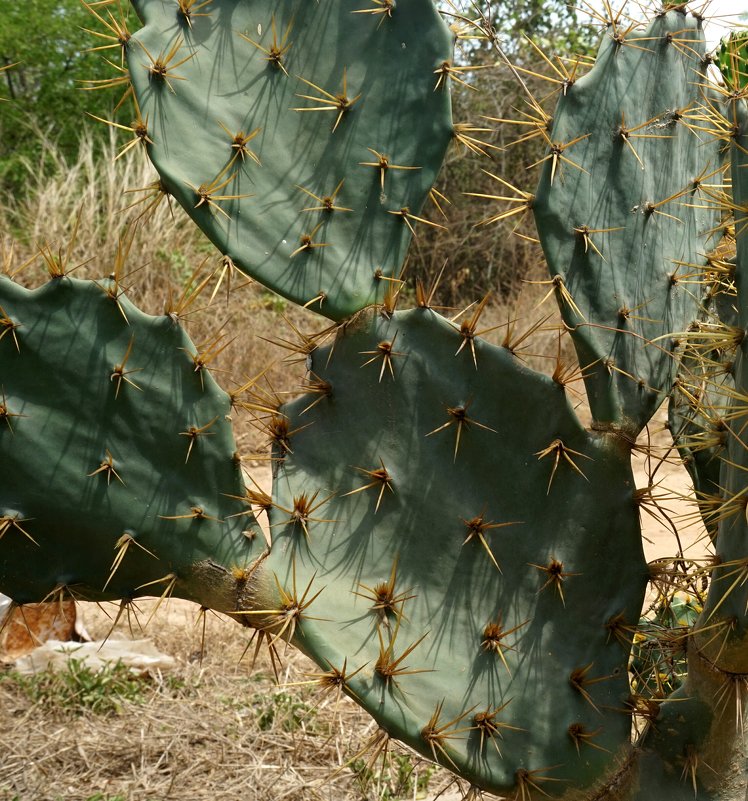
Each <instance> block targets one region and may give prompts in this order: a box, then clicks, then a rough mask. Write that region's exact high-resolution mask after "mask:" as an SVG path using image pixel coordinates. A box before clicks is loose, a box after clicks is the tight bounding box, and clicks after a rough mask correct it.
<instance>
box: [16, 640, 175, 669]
mask: <svg viewBox="0 0 748 801" xmlns="http://www.w3.org/2000/svg"><path fill="white" fill-rule="evenodd" d="M68 659H76V660H79V661H81V662H83V663H84V664H85V665H86V666H87V667H89V668H90V669H91V670H100V669H101V668H103V667H105V666H106V665H112V664H116V663H117V662H119V663H120V664H122V665H126V666H127V667H129V668H130V669H131V670H132V671H133V672H137V673H146V672H149V671H157V670H169V669H170V668H172V667H174V664H175V660H174V658H173V657H171V656H169V655H168V654H163V653H161V652H160V651H159V650H158V648H156V646H155V645H154V644H153V641H152V640H148V639H145V640H105V641H101V640H100V641H95V642H84V643H79V642H60V641H59V640H48V641H47V642H45V643H44V645H40V646H39V647H38V648H35V649H34V650H33V651H32V652H31V653H29V654H27V655H26V656H22V657H21V658H20V659H18V660H17V661H16V663H15V669H16V670H17V671H18V672H19V673H22V674H24V675H30V674H32V673H39V672H40V671H42V670H48V669H53V670H59V669H64V668H65V667H66V665H67V662H68Z"/></svg>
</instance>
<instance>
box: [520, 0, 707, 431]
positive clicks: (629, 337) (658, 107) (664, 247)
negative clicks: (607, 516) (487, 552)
mask: <svg viewBox="0 0 748 801" xmlns="http://www.w3.org/2000/svg"><path fill="white" fill-rule="evenodd" d="M704 52H705V45H704V38H703V34H702V33H701V22H700V21H699V20H697V19H695V18H694V17H691V16H687V15H686V13H685V9H684V8H682V7H678V8H676V9H674V10H672V11H669V12H668V13H662V14H658V15H657V16H656V18H655V19H653V20H652V22H651V23H650V24H649V25H648V26H647V27H646V28H645V29H643V30H631V28H630V27H629V26H626V25H624V23H623V22H622V21H621V20H620V17H619V19H618V22H617V23H616V22H615V21H614V22H613V23H612V25H611V27H610V29H609V31H608V34H607V35H606V36H605V37H604V38H603V43H602V45H601V47H600V51H599V53H598V56H597V60H596V62H595V66H594V67H593V68H592V70H591V71H590V72H589V73H587V74H586V75H585V76H583V77H582V78H579V79H578V80H576V81H570V82H569V85H568V86H564V88H563V92H562V94H561V96H560V97H559V102H558V106H557V108H556V112H555V114H554V116H553V130H552V131H551V133H550V135H549V152H548V155H547V156H546V157H545V159H544V162H545V163H544V172H543V178H542V180H541V182H540V185H539V187H538V191H537V194H536V197H535V199H534V201H533V204H532V206H533V210H534V213H535V219H536V222H537V226H538V232H539V234H540V239H541V242H542V245H543V250H544V252H545V255H546V259H547V261H548V266H549V269H550V271H551V274H552V276H553V282H552V283H553V287H554V290H555V293H556V295H557V298H558V301H559V305H560V308H561V311H562V313H563V316H564V320H565V322H566V324H567V326H569V327H570V329H571V334H572V338H573V340H574V344H575V346H576V349H577V354H578V357H579V361H580V364H581V366H582V367H583V368H584V374H585V382H586V385H587V392H588V396H589V400H590V406H591V409H592V414H593V416H594V418H595V421H596V424H597V425H601V426H611V427H613V428H616V429H619V430H620V429H623V430H625V431H627V432H629V433H630V434H632V435H634V436H635V435H636V434H637V433H638V431H639V430H640V429H641V428H642V426H643V425H644V423H645V422H646V421H647V420H648V419H649V418H650V417H651V415H652V414H653V413H654V411H655V410H656V409H657V407H658V406H659V405H660V404H661V403H662V401H663V400H664V399H665V398H666V397H667V396H668V394H669V393H670V387H671V384H672V380H673V378H674V375H675V369H676V366H677V363H676V359H675V358H674V355H675V354H674V353H673V350H674V348H673V336H672V335H673V334H675V332H682V331H685V329H686V328H687V326H688V325H689V324H690V323H691V321H692V320H694V319H695V317H696V311H697V309H698V302H699V298H698V294H695V293H694V292H693V291H692V287H691V285H690V283H689V280H688V278H689V275H690V274H691V273H692V272H693V271H694V270H696V269H698V268H699V267H700V266H701V265H705V264H706V257H705V254H707V253H708V252H709V251H711V250H712V249H713V248H714V247H715V246H716V244H717V239H716V237H714V231H715V229H716V228H717V227H718V224H719V215H718V212H717V210H716V208H715V206H714V203H713V202H711V201H710V200H709V195H708V194H707V193H706V192H705V189H704V185H706V184H709V183H710V182H712V181H717V182H718V179H715V177H714V176H716V175H718V174H719V173H720V170H721V159H720V149H719V143H718V141H717V140H716V139H715V138H713V137H708V136H707V137H704V136H703V135H702V132H701V130H700V129H701V128H702V127H703V125H704V123H703V121H702V116H703V112H702V111H701V109H702V107H703V104H704V102H703V93H704V87H705V86H706V84H707V79H706V71H707V67H708V64H709V60H708V59H706V58H705V57H704Z"/></svg>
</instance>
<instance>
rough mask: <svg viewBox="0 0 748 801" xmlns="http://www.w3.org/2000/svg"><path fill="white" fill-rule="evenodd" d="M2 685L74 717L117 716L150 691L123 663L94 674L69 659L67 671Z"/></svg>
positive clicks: (7, 679)
mask: <svg viewBox="0 0 748 801" xmlns="http://www.w3.org/2000/svg"><path fill="white" fill-rule="evenodd" d="M0 681H2V682H3V683H4V684H6V685H7V684H9V683H12V684H14V685H15V686H16V687H17V688H18V689H19V690H20V691H21V692H22V693H23V694H24V695H25V696H26V697H27V698H28V699H29V700H30V701H32V702H33V703H35V704H44V706H45V707H46V708H47V709H49V708H53V709H57V710H60V711H62V712H67V713H73V714H80V713H82V712H84V711H90V712H94V713H95V714H98V715H107V714H117V713H119V712H121V711H122V704H123V702H125V701H130V702H135V703H141V702H142V701H144V700H145V695H146V689H147V688H146V681H147V680H145V679H143V678H141V677H139V676H136V675H135V674H133V673H132V672H131V671H130V669H129V668H128V667H126V666H125V665H122V664H121V663H119V662H118V663H116V664H112V665H107V666H106V667H103V668H101V669H100V670H93V669H92V668H90V667H89V666H88V665H86V664H85V663H84V662H83V661H81V660H79V659H69V660H68V662H67V665H66V667H65V669H63V670H45V671H42V672H40V673H36V674H34V675H31V676H22V675H21V674H19V673H14V672H12V671H11V672H10V673H7V674H6V675H4V676H2V678H0ZM115 801H116V799H115Z"/></svg>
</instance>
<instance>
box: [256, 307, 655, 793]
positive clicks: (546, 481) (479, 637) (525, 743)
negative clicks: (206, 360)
mask: <svg viewBox="0 0 748 801" xmlns="http://www.w3.org/2000/svg"><path fill="white" fill-rule="evenodd" d="M461 346H462V347H461ZM473 347H474V353H473V352H472V348H473ZM457 351H460V352H459V353H458V352H457ZM474 360H475V361H474ZM476 364H477V369H476ZM311 370H312V372H313V375H314V381H315V383H316V384H317V385H318V386H319V387H320V392H318V393H317V392H315V393H314V394H312V395H308V396H304V397H302V398H300V399H299V400H297V401H294V402H293V403H291V404H288V405H287V406H285V407H283V412H284V413H285V414H286V415H287V416H288V421H287V427H288V430H289V432H291V433H290V434H289V436H288V437H286V438H284V440H283V442H281V443H279V444H278V447H276V464H275V482H274V495H273V500H274V503H275V508H274V509H273V511H272V513H271V523H272V531H273V545H272V550H271V553H270V555H269V556H268V558H267V560H266V562H265V563H264V564H263V566H262V568H261V569H260V571H258V573H257V576H259V579H258V580H259V587H258V588H256V591H257V595H258V600H259V604H260V609H259V610H258V611H255V612H250V615H251V616H252V617H253V620H254V623H255V625H258V626H260V627H264V628H265V630H266V631H267V632H268V633H269V634H274V635H276V636H284V637H290V636H291V635H293V638H292V641H293V642H294V644H296V645H297V646H298V647H299V648H301V649H302V650H304V651H305V652H306V653H308V654H309V655H310V656H312V658H314V659H315V660H316V661H317V663H318V664H319V665H320V667H321V670H322V672H323V675H322V676H321V679H320V683H321V684H323V685H324V686H328V687H332V686H334V685H339V684H341V683H342V684H343V686H344V688H345V690H346V692H347V693H348V694H349V695H350V696H351V697H353V698H354V699H355V700H356V701H357V702H358V703H360V704H362V705H363V706H364V707H365V708H366V709H367V710H368V711H369V712H370V713H371V714H372V715H373V716H374V718H375V719H376V720H377V722H378V723H379V724H380V725H381V726H382V727H383V728H384V729H385V730H386V731H387V732H389V734H390V735H392V736H394V737H396V738H399V739H401V740H403V741H405V742H406V743H407V744H408V745H410V746H411V747H413V748H415V749H416V750H418V751H419V752H420V753H422V754H424V755H425V756H427V757H429V758H431V759H436V760H437V761H438V762H439V763H441V764H442V765H444V766H446V767H448V768H451V769H453V770H458V771H459V773H460V775H462V776H464V777H466V778H468V779H469V780H470V781H471V782H473V783H474V784H475V785H477V786H480V787H483V788H486V789H489V790H492V791H495V792H499V793H502V794H504V793H507V792H510V793H519V795H518V797H519V798H522V797H524V795H523V792H524V791H529V788H530V785H529V784H527V782H528V781H534V782H536V783H537V784H538V786H540V787H542V789H543V791H544V792H547V793H548V794H550V795H558V794H561V793H563V792H564V791H565V790H568V789H569V788H571V787H575V788H577V787H588V788H591V787H595V788H597V789H600V788H601V787H603V786H606V782H608V781H609V780H612V777H613V775H614V774H615V773H616V771H617V770H618V768H619V761H618V760H619V759H624V760H625V757H626V755H627V754H628V752H629V749H630V737H629V735H630V717H629V714H628V713H627V711H626V710H627V699H628V694H629V685H628V681H627V673H626V665H627V660H628V654H629V645H630V643H629V639H630V635H627V633H626V632H627V627H631V628H632V629H633V627H635V625H636V622H637V621H638V619H639V614H640V609H641V603H642V599H643V594H644V588H645V585H646V581H647V570H646V565H645V562H644V558H643V554H642V548H641V540H640V534H639V524H638V514H637V508H636V504H635V501H634V499H633V478H632V475H631V472H630V467H629V447H628V444H627V443H626V441H625V440H624V439H622V438H619V437H617V436H616V435H612V434H595V433H592V434H590V433H588V432H587V431H585V429H584V428H583V427H582V426H581V425H580V424H579V422H578V421H577V419H576V417H575V415H574V413H573V411H572V410H571V406H570V405H569V403H568V400H567V398H566V395H565V391H564V389H563V388H562V387H561V386H559V385H557V384H555V383H554V382H553V381H552V380H551V379H550V378H547V377H545V376H542V375H539V374H537V373H534V372H532V371H531V370H529V369H527V368H526V367H524V366H523V365H522V364H521V363H520V362H519V361H518V360H517V359H516V357H515V356H514V355H513V354H512V353H511V352H510V351H508V350H506V349H504V348H499V347H495V346H492V345H489V344H487V343H485V342H483V341H478V340H471V341H469V342H468V341H466V340H465V339H463V337H462V335H461V333H460V331H459V330H457V329H456V328H455V327H454V326H453V325H452V324H450V323H449V322H447V321H446V320H445V319H444V318H442V317H440V316H439V315H438V314H436V313H435V312H433V311H431V310H428V309H415V310H411V311H404V312H396V313H394V314H393V315H392V316H384V315H382V314H380V313H377V312H375V311H374V310H371V311H366V312H362V314H361V315H360V316H359V317H357V318H355V319H354V320H353V321H351V322H350V323H349V324H348V325H347V326H346V327H344V328H342V329H341V330H340V333H339V335H338V337H337V339H336V341H335V343H334V344H333V345H332V346H330V347H327V348H324V349H320V350H317V351H315V352H314V353H313V354H312V356H311ZM603 587H604V589H603ZM340 673H343V674H344V676H343V678H341V676H340ZM336 677H337V678H336ZM523 788H524V790H523ZM528 797H529V796H528Z"/></svg>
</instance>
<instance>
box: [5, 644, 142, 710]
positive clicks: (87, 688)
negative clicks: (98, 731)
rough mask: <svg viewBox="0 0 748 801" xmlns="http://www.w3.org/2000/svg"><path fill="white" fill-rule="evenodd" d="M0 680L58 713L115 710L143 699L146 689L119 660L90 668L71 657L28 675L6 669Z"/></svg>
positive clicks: (35, 702) (140, 678)
mask: <svg viewBox="0 0 748 801" xmlns="http://www.w3.org/2000/svg"><path fill="white" fill-rule="evenodd" d="M0 681H3V682H6V683H8V684H10V683H12V684H13V686H15V687H18V688H19V689H20V691H21V692H22V693H23V694H24V695H25V696H26V697H27V698H28V699H29V700H30V701H31V702H32V703H34V704H44V706H45V707H47V708H50V707H52V708H55V709H58V710H59V711H60V713H62V714H67V715H80V714H83V713H85V712H92V713H93V714H95V715H110V714H119V713H121V712H122V708H123V704H125V703H143V702H144V701H145V700H146V698H147V696H148V694H149V692H150V688H149V686H148V680H147V678H143V677H142V676H139V675H137V674H135V673H133V672H132V670H131V669H130V668H129V667H127V665H123V664H122V663H120V662H115V663H112V664H109V665H106V666H104V667H102V668H91V667H90V666H89V665H87V664H86V663H85V662H83V661H81V660H79V659H75V658H74V657H71V658H70V659H68V660H67V662H66V663H65V667H64V669H61V670H44V671H41V672H39V673H34V674H32V675H30V676H24V675H21V674H18V673H14V672H10V673H7V674H5V675H4V676H3V677H2V678H0Z"/></svg>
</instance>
